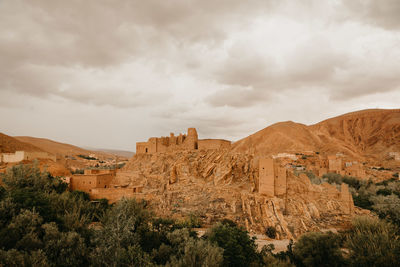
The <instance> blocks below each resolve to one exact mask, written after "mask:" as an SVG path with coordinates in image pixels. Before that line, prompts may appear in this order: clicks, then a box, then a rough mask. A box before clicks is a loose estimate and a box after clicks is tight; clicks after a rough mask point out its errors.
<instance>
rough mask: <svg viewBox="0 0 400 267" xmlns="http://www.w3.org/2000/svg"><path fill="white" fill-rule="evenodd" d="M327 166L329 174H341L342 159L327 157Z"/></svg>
mask: <svg viewBox="0 0 400 267" xmlns="http://www.w3.org/2000/svg"><path fill="white" fill-rule="evenodd" d="M328 164H329V172H334V173H341V172H342V159H338V158H336V157H335V158H333V157H329V158H328Z"/></svg>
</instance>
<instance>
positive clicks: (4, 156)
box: [0, 151, 56, 163]
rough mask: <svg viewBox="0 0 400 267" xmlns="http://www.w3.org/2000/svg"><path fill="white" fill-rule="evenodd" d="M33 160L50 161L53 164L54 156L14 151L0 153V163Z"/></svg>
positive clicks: (43, 153) (45, 153)
mask: <svg viewBox="0 0 400 267" xmlns="http://www.w3.org/2000/svg"><path fill="white" fill-rule="evenodd" d="M35 159H50V160H52V161H54V162H55V161H56V156H54V155H52V154H49V153H47V152H28V151H16V152H15V153H0V163H2V162H4V163H9V162H10V163H13V162H21V161H24V160H35Z"/></svg>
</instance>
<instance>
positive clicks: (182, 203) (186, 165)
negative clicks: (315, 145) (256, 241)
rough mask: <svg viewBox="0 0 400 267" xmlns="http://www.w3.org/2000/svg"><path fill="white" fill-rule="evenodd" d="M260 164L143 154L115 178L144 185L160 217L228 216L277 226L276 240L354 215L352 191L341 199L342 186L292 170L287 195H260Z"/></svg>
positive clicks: (256, 227) (230, 155) (220, 155)
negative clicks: (314, 181) (317, 181)
mask: <svg viewBox="0 0 400 267" xmlns="http://www.w3.org/2000/svg"><path fill="white" fill-rule="evenodd" d="M258 162H259V158H257V157H254V156H253V155H250V154H244V153H235V152H231V151H223V150H205V151H180V152H174V153H155V154H141V155H135V156H134V157H133V158H132V159H131V160H130V161H129V163H128V164H127V165H126V166H125V167H124V169H123V170H122V171H121V172H119V173H117V176H116V179H115V181H114V182H115V183H116V184H125V185H127V186H128V187H129V186H137V185H141V186H143V192H142V193H141V195H142V196H144V198H145V199H147V200H149V204H150V205H151V206H152V207H153V208H154V210H155V212H156V213H157V214H158V215H160V216H172V217H176V218H179V217H185V216H188V215H189V214H194V215H197V216H199V218H201V219H202V221H203V223H205V224H212V223H213V222H215V221H218V220H221V219H223V218H229V219H231V220H233V221H236V222H237V223H239V224H241V225H243V226H245V227H246V228H247V229H248V230H249V231H253V232H258V233H264V232H265V228H266V227H268V226H274V227H275V228H276V229H277V232H278V238H293V237H297V236H298V235H299V234H301V233H304V232H305V231H309V230H321V229H324V228H330V227H337V226H343V225H345V224H346V222H347V221H348V220H349V219H350V217H351V212H349V210H350V209H352V210H354V206H351V207H349V202H348V200H349V196H350V197H351V195H349V194H347V195H346V194H345V197H344V198H343V197H342V195H343V194H342V193H341V188H336V187H335V186H332V185H328V184H326V185H325V184H324V185H313V184H311V183H310V181H309V179H308V177H307V176H303V175H300V176H299V177H297V176H295V175H294V174H293V173H291V172H290V171H289V172H288V177H287V190H286V192H287V193H286V194H283V195H280V196H279V197H277V196H273V197H268V196H265V195H262V194H260V193H259V192H258V188H257V187H258V178H259V169H258ZM342 190H348V189H347V188H346V189H343V188H342ZM347 193H348V191H347ZM346 197H347V199H346ZM351 201H352V200H351Z"/></svg>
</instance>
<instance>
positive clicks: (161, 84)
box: [0, 0, 400, 151]
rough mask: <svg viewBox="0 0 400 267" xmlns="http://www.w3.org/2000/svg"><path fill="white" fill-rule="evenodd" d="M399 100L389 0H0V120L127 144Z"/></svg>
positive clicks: (16, 129) (20, 128)
mask: <svg viewBox="0 0 400 267" xmlns="http://www.w3.org/2000/svg"><path fill="white" fill-rule="evenodd" d="M366 108H400V1H398V0H380V1H374V0H343V1H339V0H337V1H335V0H327V1H322V0H304V1H290V0H287V1H285V0H247V1H242V0H198V1H195V0H146V1H143V0H68V1H65V0H59V1H58V0H35V1H31V0H25V1H24V0H0V132H3V133H5V134H8V135H29V136H36V137H45V138H50V139H53V140H57V141H61V142H67V143H71V144H75V145H79V146H90V147H102V148H116V149H127V150H132V151H134V149H135V143H136V142H137V141H145V140H147V138H148V137H150V136H163V135H164V136H165V135H169V133H170V132H175V133H179V132H184V131H186V129H187V128H188V127H196V128H197V129H198V132H199V137H200V138H225V139H230V140H238V139H240V138H243V137H245V136H247V135H249V134H251V133H253V132H255V131H257V130H260V129H262V128H264V127H266V126H268V125H270V124H272V123H275V122H279V121H287V120H292V121H296V122H300V123H304V124H313V123H316V122H318V121H320V120H323V119H326V118H328V117H332V116H336V115H340V114H342V113H346V112H350V111H355V110H359V109H366Z"/></svg>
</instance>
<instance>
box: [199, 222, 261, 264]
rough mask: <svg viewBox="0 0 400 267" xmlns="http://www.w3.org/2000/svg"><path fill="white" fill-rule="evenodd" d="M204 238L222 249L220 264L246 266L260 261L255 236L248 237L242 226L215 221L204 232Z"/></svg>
mask: <svg viewBox="0 0 400 267" xmlns="http://www.w3.org/2000/svg"><path fill="white" fill-rule="evenodd" d="M206 238H207V239H208V240H210V241H211V242H214V243H216V244H218V246H219V247H221V248H223V249H224V261H223V263H222V266H248V265H249V264H257V263H258V262H260V256H259V254H258V253H257V245H256V243H255V238H250V236H249V235H248V233H247V231H245V230H244V229H243V228H240V227H237V226H230V225H228V224H221V223H217V224H216V225H215V226H214V227H213V228H211V229H210V231H209V232H207V233H206Z"/></svg>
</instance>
